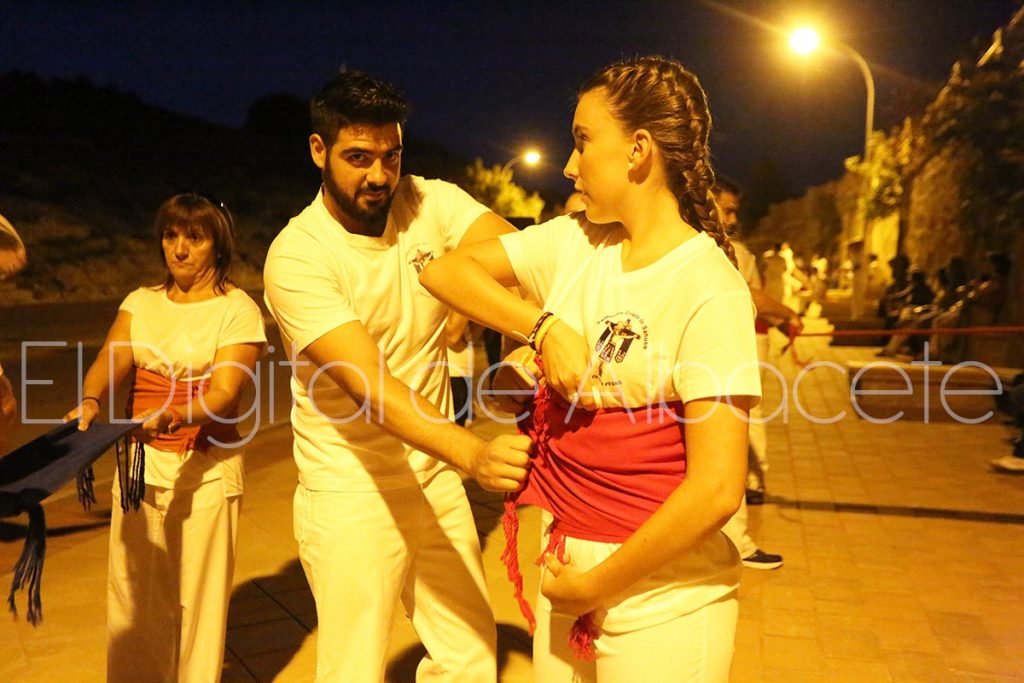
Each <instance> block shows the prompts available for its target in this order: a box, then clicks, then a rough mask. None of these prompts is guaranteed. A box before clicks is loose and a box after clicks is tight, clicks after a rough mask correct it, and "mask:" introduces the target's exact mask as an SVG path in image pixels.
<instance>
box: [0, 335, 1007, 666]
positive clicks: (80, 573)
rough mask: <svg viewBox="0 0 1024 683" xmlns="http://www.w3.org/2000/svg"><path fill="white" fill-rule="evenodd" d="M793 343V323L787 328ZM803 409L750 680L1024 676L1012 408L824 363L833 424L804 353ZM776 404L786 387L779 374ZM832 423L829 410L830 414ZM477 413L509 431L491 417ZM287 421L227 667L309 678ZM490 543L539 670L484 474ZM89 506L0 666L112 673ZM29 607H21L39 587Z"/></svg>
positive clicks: (764, 538)
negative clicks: (983, 412) (779, 560)
mask: <svg viewBox="0 0 1024 683" xmlns="http://www.w3.org/2000/svg"><path fill="white" fill-rule="evenodd" d="M777 341H778V340H777ZM798 348H799V350H800V353H801V355H802V356H804V357H806V358H812V357H813V358H814V359H815V360H829V361H833V362H836V363H839V364H840V365H841V364H842V363H844V362H845V361H846V360H849V359H870V358H872V357H873V352H874V350H875V349H872V348H850V347H838V348H832V347H828V346H826V345H825V343H824V341H822V340H815V339H808V340H801V341H800V342H798ZM779 362H780V367H781V368H782V371H783V374H784V376H785V377H786V378H787V381H788V385H789V386H788V390H787V396H786V403H785V405H786V407H787V408H788V411H789V413H788V417H787V419H785V420H784V419H783V417H782V415H781V414H780V415H779V416H778V417H776V418H775V419H774V420H773V421H771V422H770V423H769V425H768V434H769V443H770V455H769V457H770V460H771V470H770V472H769V474H768V486H769V497H768V501H767V504H765V505H763V506H758V507H752V508H751V509H750V511H751V532H752V534H753V536H754V538H755V539H756V540H757V541H758V543H759V544H760V545H761V547H762V548H764V549H766V550H768V551H770V552H779V553H782V554H783V555H784V556H785V560H786V563H785V566H784V567H782V568H781V569H779V570H776V571H771V572H766V571H757V570H746V571H745V573H744V577H743V583H742V586H741V589H740V600H741V607H740V625H739V631H738V634H737V643H736V645H737V648H736V657H735V660H734V666H733V677H732V679H733V680H734V681H787V682H788V681H804V680H806V681H822V680H829V681H844V680H849V681H889V680H895V681H911V680H920V681H961V680H964V681H966V680H970V681H1012V680H1021V679H1024V572H1022V571H1021V569H1020V560H1019V557H1020V555H1019V552H1020V550H1021V549H1024V476H1020V477H1014V476H1010V475H1001V474H996V473H994V472H992V471H991V469H990V467H989V464H988V461H989V460H990V459H992V458H994V457H998V456H1001V455H1004V454H1005V453H1007V452H1009V446H1008V445H1007V443H1006V442H1005V439H1006V437H1007V436H1009V435H1010V434H1011V432H1010V430H1009V429H1008V428H1007V427H1005V426H1003V425H1002V424H1001V422H1000V417H999V416H998V415H997V416H996V417H995V418H994V419H993V420H991V421H990V422H989V423H986V424H982V425H975V426H969V425H960V424H957V423H955V422H952V423H950V422H943V423H932V424H922V423H919V422H896V423H893V424H891V425H875V424H871V423H869V422H867V421H864V420H862V419H860V418H858V417H856V416H855V415H854V414H853V413H852V410H851V408H850V405H849V400H848V388H847V385H846V379H845V377H844V376H842V375H841V374H840V373H839V372H837V371H836V370H835V369H834V368H828V367H819V368H818V369H817V370H815V371H813V372H811V373H809V374H807V375H805V377H804V378H803V379H801V381H800V384H799V391H800V396H799V399H800V404H801V405H802V406H804V407H805V409H806V410H807V411H808V412H809V413H810V414H811V415H813V416H817V417H818V418H823V417H827V416H831V415H836V414H838V413H839V412H840V411H842V410H844V409H845V410H846V411H847V415H846V416H845V417H844V418H843V419H840V420H839V421H837V422H836V423H834V424H815V423H814V421H812V420H810V419H807V417H805V416H802V415H800V413H799V410H798V406H797V404H796V402H795V401H794V397H793V396H792V394H791V393H789V392H791V389H792V384H793V381H794V379H795V377H796V376H797V368H796V366H794V365H793V363H792V362H791V360H790V359H789V358H782V359H780V361H779ZM766 391H767V398H766V412H767V413H769V414H771V412H772V411H773V410H774V409H775V408H776V407H777V406H779V405H780V400H781V398H782V385H781V383H778V382H773V383H770V384H769V385H768V386H767V387H766ZM819 421H820V420H819ZM474 429H475V430H477V431H479V432H481V433H482V434H493V433H496V432H498V431H501V430H502V429H507V427H502V426H501V425H497V424H495V423H493V422H491V421H488V420H481V421H478V422H477V423H476V424H475V425H474ZM290 453H291V444H290V432H289V430H288V429H287V428H272V429H268V430H266V431H264V432H263V433H261V435H260V436H259V437H258V438H257V440H256V441H255V442H254V443H253V445H252V447H251V449H250V457H249V460H248V464H247V469H248V473H247V474H248V477H247V481H246V497H245V503H244V507H243V512H242V522H241V524H242V527H241V536H240V547H239V558H238V570H237V572H236V577H235V589H234V594H233V600H232V609H231V616H230V627H229V633H228V641H227V646H228V656H227V658H226V664H225V675H224V680H225V681H227V682H236V681H279V682H282V683H287V682H291V681H310V680H312V676H313V667H314V656H315V640H316V636H315V626H316V616H315V610H314V606H313V601H312V599H311V597H310V595H309V591H308V589H307V587H306V583H305V578H304V577H303V575H302V570H301V568H300V567H299V565H298V562H297V559H296V549H295V542H294V540H293V537H292V529H291V517H292V515H291V497H292V493H293V491H294V485H295V468H294V464H293V463H292V460H291V455H290ZM468 490H469V491H470V496H471V499H472V500H473V501H474V509H475V511H476V513H477V522H478V526H479V529H480V532H481V536H482V539H483V541H484V544H485V549H484V552H485V564H486V567H487V570H488V580H489V584H490V591H491V599H492V604H493V606H494V609H495V613H496V615H497V619H498V622H499V641H500V649H501V657H502V669H501V671H502V674H501V680H502V681H506V682H516V683H518V682H520V681H530V680H532V676H531V669H530V657H529V637H528V635H527V633H526V624H525V622H524V620H523V619H522V617H521V616H520V615H519V612H518V609H517V608H516V606H515V604H514V602H513V600H512V596H511V590H510V588H509V585H508V583H507V582H506V581H505V578H504V567H503V566H502V565H501V564H500V562H499V560H498V557H499V555H500V553H501V550H502V547H503V545H504V541H503V538H502V535H501V529H500V525H499V523H498V519H499V515H500V509H501V501H500V498H498V497H497V496H494V495H492V494H488V493H486V492H484V491H481V490H480V489H479V488H477V487H475V486H472V485H469V486H468ZM98 493H99V495H100V503H99V505H98V506H96V507H95V508H94V509H93V511H92V512H90V513H84V512H82V511H81V509H80V508H79V509H76V503H75V502H74V500H73V498H71V497H64V498H62V499H60V500H57V501H55V502H54V503H53V504H52V505H50V506H48V507H47V521H48V525H49V528H50V536H49V539H48V545H49V548H48V554H47V559H46V568H45V571H44V577H43V607H44V614H45V621H44V622H43V624H42V626H40V627H39V628H36V629H33V628H32V627H31V626H29V625H27V624H26V623H25V622H24V621H23V620H22V619H19V620H17V621H12V620H7V619H5V620H0V641H2V642H4V643H5V645H4V657H3V658H0V680H2V681H12V682H22V681H25V682H29V681H31V682H33V683H35V682H38V683H46V682H50V681H53V682H54V683H68V681H75V682H76V683H77V682H86V683H87V682H89V681H101V680H103V670H104V657H105V655H104V649H105V630H104V591H105V573H106V541H107V525H108V522H109V506H110V496H109V490H108V487H107V486H106V484H103V485H101V486H100V487H98ZM24 521H25V520H24V519H9V520H4V521H3V522H0V539H2V540H3V541H4V542H3V543H0V569H2V570H3V571H5V572H7V573H5V574H4V575H3V576H0V585H3V586H4V587H6V586H8V585H9V582H10V579H11V574H10V571H9V570H10V568H11V567H13V564H14V561H15V559H16V557H17V553H18V552H20V548H21V540H20V538H21V534H22V533H23V530H24V527H23V524H24ZM537 526H538V524H537V514H536V511H535V510H526V511H524V513H523V524H522V530H523V531H522V537H521V539H520V548H521V553H522V556H523V558H524V560H523V562H522V565H523V570H524V574H525V575H526V581H527V585H536V569H535V568H534V567H532V565H531V564H530V563H529V562H528V561H527V559H526V558H528V556H529V555H530V554H531V551H530V548H533V547H536V546H537ZM18 597H19V601H18V604H19V606H20V607H21V610H22V612H23V611H24V596H23V595H19V596H18ZM420 654H421V650H420V649H419V645H418V641H417V639H416V636H415V633H413V631H412V629H411V627H410V626H409V625H408V623H407V621H406V619H405V618H404V616H403V615H401V614H396V615H395V635H394V640H393V643H392V647H391V655H390V662H391V663H390V667H391V668H390V673H389V680H393V681H411V680H413V671H414V669H415V665H416V662H417V661H418V659H419V656H420Z"/></svg>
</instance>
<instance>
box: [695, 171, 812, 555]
mask: <svg viewBox="0 0 1024 683" xmlns="http://www.w3.org/2000/svg"><path fill="white" fill-rule="evenodd" d="M740 196H741V195H740V190H739V187H737V186H736V184H735V183H733V182H732V181H730V180H728V179H726V178H723V177H721V176H719V177H718V179H717V181H716V183H715V202H716V203H717V204H718V214H719V215H720V216H721V217H722V227H723V228H725V233H726V234H727V235H728V236H729V239H730V241H731V242H732V246H733V249H734V250H735V252H736V267H737V268H738V269H739V271H740V275H742V276H743V279H744V280H745V281H746V283H747V286H748V287H749V288H750V298H751V299H753V301H754V308H756V309H757V317H758V319H757V321H756V322H755V328H754V329H755V331H756V332H757V357H758V360H759V361H760V362H761V363H770V362H771V361H770V360H769V357H768V331H769V328H770V327H771V326H772V325H774V324H775V323H777V322H778V321H780V320H785V321H786V322H787V324H788V325H789V326H790V327H791V328H793V329H794V330H796V332H797V334H799V333H800V331H801V330H803V327H804V325H803V323H802V322H801V321H800V316H799V315H797V313H796V311H794V310H793V309H791V308H789V307H788V306H785V305H784V304H783V303H782V302H781V301H779V300H778V299H775V298H774V297H772V296H771V295H770V294H768V293H767V292H766V291H765V290H764V286H763V283H762V280H761V272H760V271H759V270H758V268H757V259H755V258H754V255H753V254H752V253H750V250H749V249H747V248H746V246H744V245H743V243H742V242H740V241H739V238H740V235H739V209H740ZM760 369H761V382H762V383H763V382H764V379H765V372H764V367H763V366H762V367H761V368H760ZM749 440H750V447H749V449H748V451H747V491H746V495H745V496H744V500H742V501H740V508H739V510H737V511H736V514H735V515H733V516H732V518H731V519H730V520H729V521H728V522H727V523H726V525H725V526H724V527H722V531H724V532H725V535H726V536H728V537H729V539H730V540H731V541H732V542H733V543H735V544H736V548H737V549H738V550H739V551H740V557H742V558H743V565H744V566H746V567H750V568H751V569H778V568H779V567H781V566H782V555H777V554H775V553H767V552H765V551H763V550H761V549H760V548H758V547H757V544H756V543H754V540H753V539H752V538H751V537H750V534H749V533H748V531H747V504H748V503H751V501H755V502H756V503H757V504H761V503H763V502H764V493H765V474H766V473H767V472H768V429H767V427H766V425H765V423H764V411H763V410H762V408H761V405H760V404H758V405H756V406H754V407H753V408H751V409H750V429H749Z"/></svg>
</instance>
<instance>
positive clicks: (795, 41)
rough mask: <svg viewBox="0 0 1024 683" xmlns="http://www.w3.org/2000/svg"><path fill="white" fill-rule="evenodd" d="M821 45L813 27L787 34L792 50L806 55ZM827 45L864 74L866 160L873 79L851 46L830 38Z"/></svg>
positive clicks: (872, 113)
mask: <svg viewBox="0 0 1024 683" xmlns="http://www.w3.org/2000/svg"><path fill="white" fill-rule="evenodd" d="M820 45H821V36H819V35H818V32H817V31H815V30H814V29H813V28H809V27H803V28H798V29H797V30H795V31H793V33H791V34H790V36H789V46H790V47H791V48H792V49H793V51H794V52H796V53H797V54H801V55H807V54H810V53H811V52H814V51H815V50H817V49H818V47H819V46H820ZM827 45H828V46H831V47H835V48H836V49H838V50H839V51H840V52H842V53H843V54H845V55H846V56H847V57H849V58H850V59H852V60H853V61H854V63H856V64H857V67H858V68H859V69H860V73H861V75H862V76H864V86H865V88H867V107H866V109H865V112H864V160H865V161H867V159H868V153H869V151H870V149H871V131H872V130H873V129H874V126H875V123H874V122H875V79H874V77H873V76H872V75H871V69H870V67H868V63H867V60H865V59H864V57H862V56H861V54H860V53H859V52H857V51H856V50H854V49H853V48H852V47H850V46H849V45H847V44H846V43H843V42H841V41H838V40H830V41H828V43H827Z"/></svg>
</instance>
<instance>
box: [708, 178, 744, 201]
mask: <svg viewBox="0 0 1024 683" xmlns="http://www.w3.org/2000/svg"><path fill="white" fill-rule="evenodd" d="M712 192H714V193H715V196H716V197H717V196H718V195H719V194H721V193H722V192H728V193H730V194H734V195H736V196H737V197H740V196H742V195H743V193H742V192H741V191H740V186H739V185H737V184H736V183H735V182H733V180H732V178H728V177H726V176H724V175H722V174H721V173H719V174H717V175H715V187H714V189H713V190H712Z"/></svg>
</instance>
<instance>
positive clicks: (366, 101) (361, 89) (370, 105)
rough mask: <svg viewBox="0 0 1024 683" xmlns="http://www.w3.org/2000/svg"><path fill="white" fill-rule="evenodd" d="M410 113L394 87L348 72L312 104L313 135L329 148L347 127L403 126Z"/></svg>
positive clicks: (345, 71) (360, 73)
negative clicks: (396, 124)
mask: <svg viewBox="0 0 1024 683" xmlns="http://www.w3.org/2000/svg"><path fill="white" fill-rule="evenodd" d="M408 114H409V104H408V103H407V102H406V101H405V97H404V96H403V95H402V93H401V92H399V91H398V89H397V88H396V87H395V86H393V85H391V84H390V83H385V82H384V81H382V80H379V79H377V78H374V77H373V76H370V75H369V74H365V73H363V72H362V71H353V70H349V69H342V70H341V71H340V72H339V73H338V75H337V76H335V77H334V78H332V79H331V80H329V81H327V83H325V84H324V86H323V87H322V88H320V92H318V93H317V94H316V96H315V97H314V98H313V101H312V102H310V103H309V115H310V121H311V123H312V128H313V132H314V133H316V134H317V135H319V136H320V137H321V138H322V139H323V141H324V144H326V145H331V144H332V143H333V142H334V140H335V139H336V138H337V137H338V131H339V130H341V129H342V128H344V127H345V126H352V125H357V124H367V125H371V126H382V125H384V124H387V123H398V124H404V123H405V119H406V116H408Z"/></svg>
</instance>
